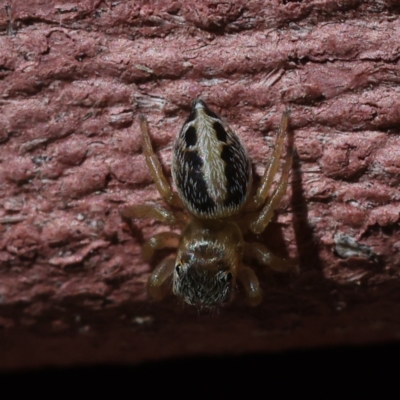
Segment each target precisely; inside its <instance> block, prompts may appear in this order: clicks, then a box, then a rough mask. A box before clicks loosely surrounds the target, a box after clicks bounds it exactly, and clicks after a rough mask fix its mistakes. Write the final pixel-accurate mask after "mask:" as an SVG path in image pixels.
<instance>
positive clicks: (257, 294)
mask: <svg viewBox="0 0 400 400" xmlns="http://www.w3.org/2000/svg"><path fill="white" fill-rule="evenodd" d="M237 279H238V281H239V282H240V283H241V284H242V286H243V288H244V290H245V292H246V296H247V303H248V304H249V305H250V306H258V305H259V304H260V303H261V300H262V290H261V288H260V282H259V281H258V278H257V276H256V274H255V273H254V271H253V270H252V269H251V268H249V267H245V266H243V265H242V266H241V267H240V268H239V269H238V273H237Z"/></svg>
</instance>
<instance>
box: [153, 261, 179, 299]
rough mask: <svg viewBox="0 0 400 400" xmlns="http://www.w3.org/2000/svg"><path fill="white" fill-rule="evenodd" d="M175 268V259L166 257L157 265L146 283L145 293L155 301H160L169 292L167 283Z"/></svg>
mask: <svg viewBox="0 0 400 400" xmlns="http://www.w3.org/2000/svg"><path fill="white" fill-rule="evenodd" d="M174 267H175V257H168V258H166V259H165V260H163V261H161V262H160V264H158V265H157V267H156V269H155V270H154V271H153V272H152V274H151V275H150V277H149V280H148V281H147V292H148V293H149V295H150V296H151V297H152V298H153V299H155V300H162V299H163V298H164V297H166V296H167V295H168V293H169V292H170V287H169V285H168V283H169V282H170V281H171V278H172V273H173V272H174Z"/></svg>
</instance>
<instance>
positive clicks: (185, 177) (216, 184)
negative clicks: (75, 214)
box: [172, 100, 252, 219]
mask: <svg viewBox="0 0 400 400" xmlns="http://www.w3.org/2000/svg"><path fill="white" fill-rule="evenodd" d="M172 177H173V180H174V182H175V185H176V188H177V190H178V194H179V197H180V198H181V199H182V201H183V203H184V205H185V207H186V208H187V209H188V211H189V212H190V213H191V214H192V215H195V216H196V217H198V218H206V219H216V218H224V217H228V216H230V215H233V214H237V213H238V212H239V210H240V209H241V208H242V207H243V205H244V204H245V202H246V200H247V199H248V197H249V193H250V188H251V181H252V174H251V163H250V159H249V157H248V155H247V152H246V150H245V149H244V147H243V146H242V144H241V143H240V140H239V138H238V137H237V136H236V134H235V133H234V132H233V131H232V130H231V129H230V128H229V126H228V125H227V124H226V123H225V122H223V121H222V120H221V119H220V118H219V117H218V116H217V115H216V114H214V113H213V112H212V111H211V110H209V108H208V107H207V106H206V104H205V103H204V102H203V101H201V100H197V101H196V102H195V104H194V106H193V108H192V112H191V113H190V115H189V117H188V119H187V120H186V122H185V124H184V125H183V127H182V129H181V132H180V133H179V135H178V137H177V139H176V141H175V145H174V152H173V158H172Z"/></svg>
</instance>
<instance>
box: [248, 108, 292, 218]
mask: <svg viewBox="0 0 400 400" xmlns="http://www.w3.org/2000/svg"><path fill="white" fill-rule="evenodd" d="M289 115H290V111H289V110H286V111H285V112H284V113H283V114H282V119H281V124H280V127H279V131H278V134H277V135H276V139H275V145H274V151H273V153H272V157H271V161H270V162H269V164H268V165H267V167H266V169H265V172H264V175H263V177H262V179H261V183H260V186H259V188H258V189H257V193H256V195H255V196H254V198H253V199H252V201H251V202H250V203H249V206H248V207H249V209H250V210H254V209H257V208H259V207H261V206H262V205H263V204H264V203H265V199H266V198H267V196H268V192H269V190H270V189H271V186H272V183H273V180H274V177H275V174H276V172H277V171H278V168H279V159H280V156H281V154H282V148H283V143H284V141H285V138H286V135H287V131H288V127H289Z"/></svg>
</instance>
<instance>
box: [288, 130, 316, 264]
mask: <svg viewBox="0 0 400 400" xmlns="http://www.w3.org/2000/svg"><path fill="white" fill-rule="evenodd" d="M288 141H289V148H291V149H294V151H293V164H292V179H291V189H292V196H291V199H290V204H291V208H292V213H293V229H294V236H295V241H296V246H297V251H298V262H299V267H300V270H301V271H304V270H317V271H321V270H322V261H321V259H320V257H319V245H318V242H317V241H316V240H315V238H314V232H313V228H312V227H311V225H310V223H309V221H308V205H307V200H306V197H305V195H304V187H303V173H302V167H301V163H300V159H299V156H298V154H297V151H296V150H295V147H294V134H293V131H290V132H289V135H288Z"/></svg>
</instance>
